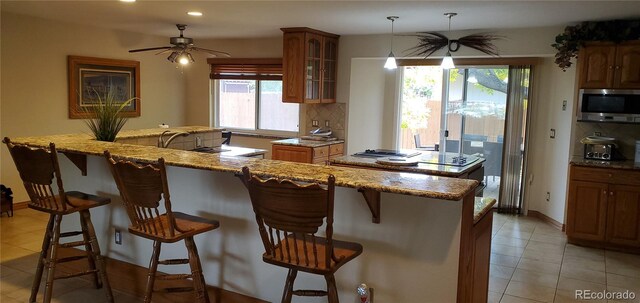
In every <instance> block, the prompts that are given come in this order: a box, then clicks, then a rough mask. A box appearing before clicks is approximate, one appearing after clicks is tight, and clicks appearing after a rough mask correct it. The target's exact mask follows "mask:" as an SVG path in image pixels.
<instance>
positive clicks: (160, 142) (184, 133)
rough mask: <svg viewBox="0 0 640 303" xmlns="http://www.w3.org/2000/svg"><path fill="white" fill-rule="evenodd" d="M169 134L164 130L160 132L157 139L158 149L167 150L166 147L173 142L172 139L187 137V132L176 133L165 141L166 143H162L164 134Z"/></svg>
mask: <svg viewBox="0 0 640 303" xmlns="http://www.w3.org/2000/svg"><path fill="white" fill-rule="evenodd" d="M168 132H171V131H170V130H165V131H163V132H162V134H160V137H158V147H160V148H167V146H169V144H170V143H171V141H173V139H175V138H177V137H178V136H184V137H186V136H188V135H189V133H187V132H177V133H175V134H173V135H171V137H169V139H167V141H164V134H166V133H168Z"/></svg>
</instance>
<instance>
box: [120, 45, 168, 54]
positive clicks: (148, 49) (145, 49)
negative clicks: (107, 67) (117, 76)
mask: <svg viewBox="0 0 640 303" xmlns="http://www.w3.org/2000/svg"><path fill="white" fill-rule="evenodd" d="M169 48H171V46H159V47H149V48H139V49H131V50H129V52H130V53H137V52H146V51H152V50H157V49H169Z"/></svg>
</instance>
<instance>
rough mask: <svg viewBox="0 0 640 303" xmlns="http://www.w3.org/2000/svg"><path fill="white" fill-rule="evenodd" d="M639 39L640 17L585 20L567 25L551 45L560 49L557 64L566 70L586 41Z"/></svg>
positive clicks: (616, 41)
mask: <svg viewBox="0 0 640 303" xmlns="http://www.w3.org/2000/svg"><path fill="white" fill-rule="evenodd" d="M637 39H640V19H631V20H610V21H585V22H582V23H580V24H577V25H574V26H567V27H565V29H564V32H563V33H562V34H559V35H557V36H556V43H554V44H551V46H553V47H554V48H555V49H557V50H558V52H557V53H556V60H555V62H556V64H558V66H559V67H560V68H561V69H562V70H563V71H566V70H567V68H569V67H570V66H571V59H572V58H576V57H578V50H579V49H580V48H581V47H583V46H584V43H585V42H589V41H612V42H615V43H619V42H622V41H625V40H637Z"/></svg>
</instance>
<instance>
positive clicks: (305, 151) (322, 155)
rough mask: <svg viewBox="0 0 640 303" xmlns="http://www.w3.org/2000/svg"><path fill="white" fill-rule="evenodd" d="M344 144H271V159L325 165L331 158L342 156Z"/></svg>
mask: <svg viewBox="0 0 640 303" xmlns="http://www.w3.org/2000/svg"><path fill="white" fill-rule="evenodd" d="M343 151H344V143H338V144H331V145H325V146H320V147H308V146H294V145H281V144H273V145H272V147H271V159H272V160H283V161H291V162H301V163H313V164H326V163H327V161H329V160H330V159H331V158H334V157H339V156H342V154H343Z"/></svg>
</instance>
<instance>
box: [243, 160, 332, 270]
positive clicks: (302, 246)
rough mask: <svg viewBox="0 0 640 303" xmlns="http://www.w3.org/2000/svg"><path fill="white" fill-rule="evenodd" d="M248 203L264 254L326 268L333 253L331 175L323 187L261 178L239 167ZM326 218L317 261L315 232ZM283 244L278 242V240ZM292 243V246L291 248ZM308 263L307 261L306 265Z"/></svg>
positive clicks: (317, 240) (314, 184)
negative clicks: (321, 245)
mask: <svg viewBox="0 0 640 303" xmlns="http://www.w3.org/2000/svg"><path fill="white" fill-rule="evenodd" d="M242 172H243V178H244V181H245V184H246V186H247V188H248V189H249V195H250V197H251V204H252V205H253V210H254V212H255V214H256V221H257V223H258V230H259V232H260V237H261V238H262V243H263V244H264V248H265V252H266V255H268V256H269V257H270V258H273V259H277V260H279V261H282V262H287V263H291V264H300V263H304V264H305V265H306V266H311V267H315V268H329V267H330V265H331V261H332V259H333V260H334V261H337V259H336V258H335V256H334V254H333V240H332V238H333V199H334V190H335V177H334V176H333V175H331V176H329V178H328V186H327V188H326V189H324V188H323V187H322V186H320V184H318V183H312V184H304V185H302V184H297V183H295V182H293V181H290V180H278V179H274V178H271V179H268V180H263V179H260V178H258V177H257V176H255V175H253V176H252V175H251V173H250V171H249V168H247V167H244V168H243V169H242ZM325 218H326V227H325V238H324V240H323V241H325V242H324V243H322V244H324V245H323V246H324V247H325V249H326V250H325V251H323V252H321V254H320V256H324V259H323V260H320V262H323V263H324V264H322V263H318V249H317V248H318V244H319V243H318V242H319V241H321V240H322V239H323V238H318V236H317V234H318V231H319V229H320V227H321V226H322V225H323V223H324V219H325ZM284 239H289V240H290V241H285V242H284V243H285V247H282V246H283V245H279V244H280V243H281V242H282V240H284ZM291 246H294V247H291ZM310 262H311V264H310Z"/></svg>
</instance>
